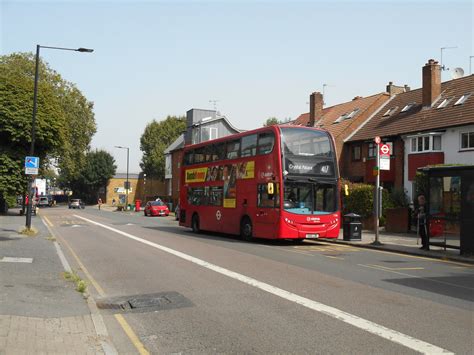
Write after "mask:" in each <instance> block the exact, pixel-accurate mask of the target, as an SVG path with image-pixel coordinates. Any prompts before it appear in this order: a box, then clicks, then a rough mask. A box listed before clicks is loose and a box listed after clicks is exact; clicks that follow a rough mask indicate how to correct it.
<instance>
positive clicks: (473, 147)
mask: <svg viewBox="0 0 474 355" xmlns="http://www.w3.org/2000/svg"><path fill="white" fill-rule="evenodd" d="M470 133H474V130H472V131H464V132H460V133H459V150H461V151H465V150H474V142H472V145H473V146H472V147H469V145H470V142H469V134H470ZM463 134H467V148H463V147H462V136H463Z"/></svg>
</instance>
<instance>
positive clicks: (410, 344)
mask: <svg viewBox="0 0 474 355" xmlns="http://www.w3.org/2000/svg"><path fill="white" fill-rule="evenodd" d="M75 217H77V218H80V219H83V220H84V221H87V222H89V223H92V224H95V225H97V226H99V227H102V228H105V229H108V230H110V231H112V232H115V233H118V234H120V235H123V236H124V237H127V238H130V239H132V240H135V241H137V242H140V243H143V244H145V245H149V246H151V247H153V248H156V249H159V250H162V251H164V252H167V253H169V254H172V255H175V256H177V257H179V258H181V259H184V260H187V261H190V262H192V263H194V264H196V265H199V266H202V267H205V268H207V269H209V270H212V271H215V272H217V273H219V274H221V275H225V276H227V277H230V278H232V279H234V280H238V281H241V282H243V283H245V284H247V285H250V286H253V287H256V288H258V289H260V290H263V291H266V292H268V293H270V294H272V295H275V296H278V297H281V298H283V299H286V300H288V301H291V302H294V303H297V304H299V305H302V306H304V307H306V308H309V309H312V310H314V311H317V312H320V313H323V314H325V315H328V316H330V317H332V318H335V319H337V320H340V321H342V322H345V323H347V324H350V325H353V326H354V327H357V328H359V329H362V330H365V331H367V332H369V333H372V334H375V335H378V336H379V337H381V338H384V339H387V340H389V341H392V342H394V343H397V344H400V345H403V346H405V347H407V348H410V349H413V350H415V351H418V352H420V353H423V354H441V353H443V354H453V353H452V352H450V351H448V350H446V349H443V348H440V347H437V346H436V345H433V344H430V343H427V342H424V341H422V340H419V339H416V338H413V337H411V336H409V335H406V334H403V333H400V332H398V331H396V330H393V329H390V328H386V327H384V326H382V325H380V324H377V323H374V322H371V321H369V320H367V319H364V318H361V317H358V316H356V315H353V314H350V313H347V312H345V311H342V310H340V309H337V308H335V307H331V306H327V305H325V304H323V303H319V302H316V301H313V300H310V299H309V298H306V297H302V296H299V295H297V294H294V293H291V292H288V291H286V290H283V289H281V288H278V287H275V286H272V285H269V284H267V283H265V282H261V281H258V280H256V279H253V278H251V277H248V276H245V275H242V274H239V273H237V272H234V271H231V270H228V269H225V268H223V267H220V266H217V265H214V264H211V263H208V262H207V261H204V260H201V259H198V258H195V257H193V256H191V255H188V254H185V253H182V252H179V251H177V250H174V249H171V248H168V247H165V246H163V245H160V244H156V243H153V242H150V241H148V240H146V239H142V238H139V237H136V236H134V235H132V234H129V233H126V232H122V231H121V230H118V229H115V228H112V227H110V226H107V225H105V224H101V223H98V222H95V221H93V220H90V219H87V218H84V217H81V216H78V215H75Z"/></svg>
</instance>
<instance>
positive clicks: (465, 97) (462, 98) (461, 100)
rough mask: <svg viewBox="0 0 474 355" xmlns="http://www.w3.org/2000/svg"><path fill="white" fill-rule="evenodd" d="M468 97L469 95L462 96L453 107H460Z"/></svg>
mask: <svg viewBox="0 0 474 355" xmlns="http://www.w3.org/2000/svg"><path fill="white" fill-rule="evenodd" d="M469 96H471V93H467V94H464V95H462V96H461V97H460V98H459V99H458V100H457V101H456V102H455V103H454V105H453V106H459V105H462V104H464V103H465V102H466V100H467V99H468V98H469Z"/></svg>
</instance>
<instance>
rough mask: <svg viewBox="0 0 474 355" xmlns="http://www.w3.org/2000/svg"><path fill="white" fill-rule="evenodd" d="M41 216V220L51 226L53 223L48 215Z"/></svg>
mask: <svg viewBox="0 0 474 355" xmlns="http://www.w3.org/2000/svg"><path fill="white" fill-rule="evenodd" d="M41 218H43V221H45V222H46V224H47V225H48V226H50V227H53V223H51V221H50V220H49V218H48V217H46V216H41Z"/></svg>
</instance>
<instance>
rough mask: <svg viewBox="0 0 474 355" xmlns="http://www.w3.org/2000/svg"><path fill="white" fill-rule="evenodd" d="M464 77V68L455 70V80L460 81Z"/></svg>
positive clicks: (453, 75) (453, 73)
mask: <svg viewBox="0 0 474 355" xmlns="http://www.w3.org/2000/svg"><path fill="white" fill-rule="evenodd" d="M463 76H464V69H463V68H454V69H453V70H452V72H451V77H452V78H453V79H459V78H462V77H463Z"/></svg>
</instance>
